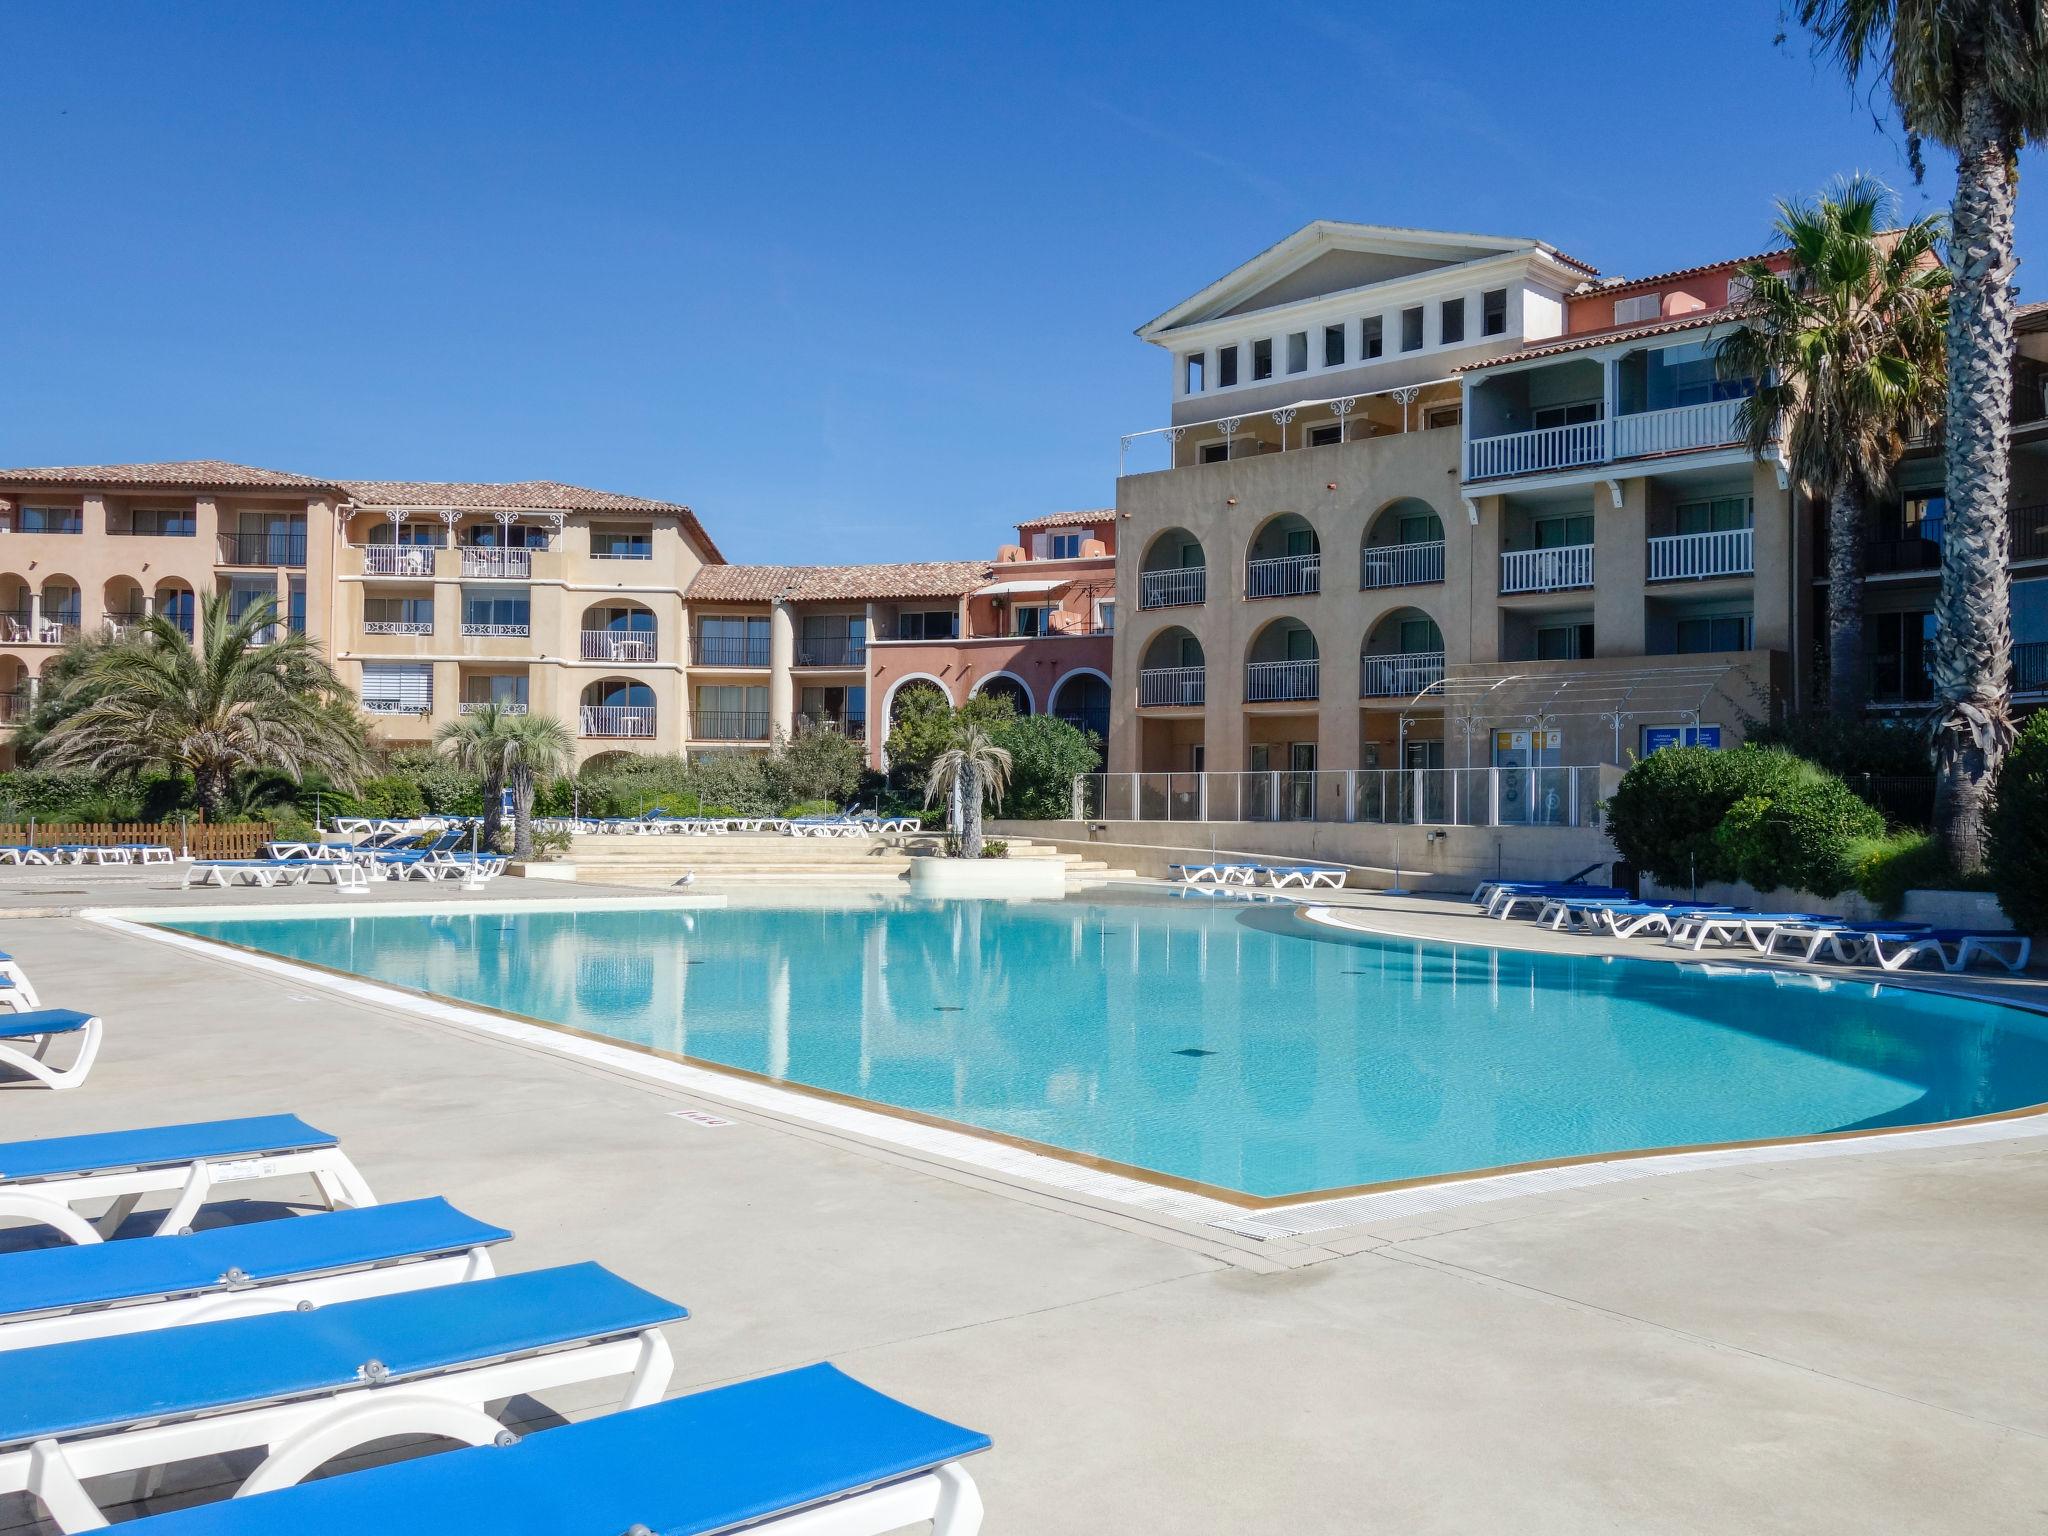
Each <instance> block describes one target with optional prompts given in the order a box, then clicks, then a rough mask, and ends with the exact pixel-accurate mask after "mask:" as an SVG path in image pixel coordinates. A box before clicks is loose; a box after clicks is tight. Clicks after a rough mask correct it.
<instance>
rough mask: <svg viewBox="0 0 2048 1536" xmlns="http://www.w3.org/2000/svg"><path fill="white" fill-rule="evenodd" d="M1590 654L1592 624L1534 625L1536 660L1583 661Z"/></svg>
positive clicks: (1591, 651)
mask: <svg viewBox="0 0 2048 1536" xmlns="http://www.w3.org/2000/svg"><path fill="white" fill-rule="evenodd" d="M1592 654H1593V626H1592V625H1590V624H1539V625H1537V626H1536V659H1537V660H1538V661H1584V660H1585V659H1586V658H1587V657H1589V656H1591V655H1592Z"/></svg>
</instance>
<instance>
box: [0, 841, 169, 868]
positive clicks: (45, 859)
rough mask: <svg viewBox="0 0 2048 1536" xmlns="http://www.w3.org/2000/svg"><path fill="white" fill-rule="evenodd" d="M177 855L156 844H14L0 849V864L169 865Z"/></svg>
mask: <svg viewBox="0 0 2048 1536" xmlns="http://www.w3.org/2000/svg"><path fill="white" fill-rule="evenodd" d="M177 857H178V856H177V855H176V854H175V853H173V852H172V851H171V850H170V849H169V848H166V847H164V846H163V845H161V844H159V843H113V844H108V845H106V846H101V845H99V844H96V843H57V844H52V845H49V846H46V847H33V846H30V845H27V844H16V845H10V846H8V847H4V848H0V864H16V865H31V864H33V865H50V864H170V863H174V862H176V860H177Z"/></svg>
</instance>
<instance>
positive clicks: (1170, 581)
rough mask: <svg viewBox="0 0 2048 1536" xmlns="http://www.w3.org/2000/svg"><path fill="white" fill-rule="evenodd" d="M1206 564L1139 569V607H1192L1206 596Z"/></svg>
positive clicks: (1207, 578) (1207, 581) (1207, 582)
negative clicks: (1174, 567)
mask: <svg viewBox="0 0 2048 1536" xmlns="http://www.w3.org/2000/svg"><path fill="white" fill-rule="evenodd" d="M1208 590H1209V571H1208V568H1207V567H1206V566H1200V565H1185V566H1181V567H1180V568H1178V569H1177V570H1167V571H1140V572H1138V606H1139V607H1140V608H1191V607H1193V606H1194V605H1195V604H1197V603H1199V602H1201V601H1203V599H1204V598H1205V597H1206V596H1207V595H1208Z"/></svg>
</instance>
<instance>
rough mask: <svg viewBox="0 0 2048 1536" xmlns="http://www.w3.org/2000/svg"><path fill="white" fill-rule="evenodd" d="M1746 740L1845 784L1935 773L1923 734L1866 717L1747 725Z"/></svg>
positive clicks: (1825, 716) (1819, 716) (1817, 716)
mask: <svg viewBox="0 0 2048 1536" xmlns="http://www.w3.org/2000/svg"><path fill="white" fill-rule="evenodd" d="M1746 736H1747V740H1748V741H1749V743H1750V744H1751V745H1753V746H1759V747H1782V748H1784V749H1785V750H1786V751H1787V752H1790V753H1792V754H1793V755H1794V756H1795V757H1803V758H1805V759H1806V760H1807V761H1808V762H1810V763H1814V764H1816V765H1818V766H1819V767H1822V768H1825V769H1826V770H1827V771H1828V772H1829V773H1835V774H1840V775H1842V776H1843V777H1844V778H1847V777H1849V776H1851V775H1854V774H1859V773H1874V774H1879V775H1882V776H1885V777H1895V778H1924V777H1926V776H1927V775H1928V774H1931V773H1932V772H1933V771H1934V768H1933V760H1932V758H1931V757H1930V755H1929V753H1928V749H1927V733H1926V732H1925V731H1924V730H1922V729H1920V728H1919V727H1918V726H1917V725H1910V724H1901V723H1898V722H1894V721H1889V720H1880V719H1876V718H1874V717H1872V716H1869V715H1854V716H1845V715H1836V714H1829V713H1826V712H1815V713H1812V714H1802V715H1788V716H1786V717H1785V718H1784V719H1783V720H1768V721H1752V722H1751V723H1750V724H1749V726H1748V728H1747V731H1746Z"/></svg>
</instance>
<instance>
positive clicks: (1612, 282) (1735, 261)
mask: <svg viewBox="0 0 2048 1536" xmlns="http://www.w3.org/2000/svg"><path fill="white" fill-rule="evenodd" d="M1791 259H1792V258H1791V253H1790V252H1788V251H1758V252H1757V253H1756V254H1755V255H1753V256H1729V257H1725V258H1724V259H1722V260H1720V261H1703V262H1701V263H1700V264H1699V265H1698V266H1693V267H1675V268H1673V269H1672V270H1671V271H1669V272H1652V273H1651V274H1650V275H1649V276H1647V277H1611V278H1601V279H1600V280H1599V281H1597V282H1592V283H1588V284H1587V285H1586V286H1585V287H1584V288H1582V289H1580V290H1579V291H1578V292H1576V293H1574V294H1573V295H1572V297H1573V298H1575V299H1593V298H1600V299H1604V298H1608V297H1611V296H1617V295H1620V294H1624V293H1627V292H1628V291H1629V290H1630V289H1631V288H1654V287H1656V286H1657V285H1658V284H1659V283H1670V282H1676V281H1677V280H1678V279H1679V278H1682V277H1698V276H1699V275H1700V274H1701V273H1702V272H1718V271H1720V270H1721V269H1722V268H1723V267H1746V266H1748V265H1749V264H1750V263H1751V262H1753V261H1772V260H1781V261H1790V260H1791Z"/></svg>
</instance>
